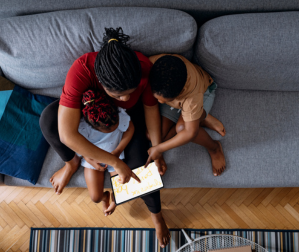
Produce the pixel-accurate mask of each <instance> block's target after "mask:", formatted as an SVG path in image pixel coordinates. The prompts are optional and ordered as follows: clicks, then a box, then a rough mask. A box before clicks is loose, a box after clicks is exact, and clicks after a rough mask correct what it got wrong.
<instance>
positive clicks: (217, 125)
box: [200, 114, 226, 136]
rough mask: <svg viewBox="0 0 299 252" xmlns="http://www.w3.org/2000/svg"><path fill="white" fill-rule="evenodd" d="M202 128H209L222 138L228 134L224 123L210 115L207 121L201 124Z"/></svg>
mask: <svg viewBox="0 0 299 252" xmlns="http://www.w3.org/2000/svg"><path fill="white" fill-rule="evenodd" d="M200 126H202V127H206V128H209V129H211V130H215V131H216V132H218V133H219V134H220V135H221V136H225V134H226V131H225V128H224V126H223V124H222V122H220V121H219V120H218V119H217V118H215V117H214V116H212V115H210V114H208V116H207V117H206V119H205V120H203V121H202V122H201V123H200Z"/></svg>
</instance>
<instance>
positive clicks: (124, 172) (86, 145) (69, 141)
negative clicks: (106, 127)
mask: <svg viewBox="0 0 299 252" xmlns="http://www.w3.org/2000/svg"><path fill="white" fill-rule="evenodd" d="M80 118H81V110H80V109H74V108H68V107H65V106H62V105H59V109H58V132H59V137H60V140H61V142H62V143H63V144H65V145H66V146H68V147H69V148H70V149H72V150H73V151H75V152H77V153H79V154H80V155H82V156H86V157H88V158H91V159H94V160H97V161H99V163H105V164H109V165H111V166H113V167H114V168H115V170H116V171H117V173H118V174H119V177H120V183H123V184H124V183H127V182H129V181H130V178H131V177H133V178H134V179H136V180H137V181H138V182H140V180H139V178H138V177H137V176H136V175H135V173H133V172H132V171H131V169H130V168H129V167H128V166H127V165H126V164H125V163H124V162H123V161H122V160H120V159H119V158H117V157H116V156H114V155H112V154H110V153H108V152H106V151H104V150H102V149H100V148H98V147H97V146H95V145H94V144H92V143H90V142H89V141H88V140H87V139H86V138H85V137H83V136H82V135H81V134H80V133H79V132H78V127H79V123H80Z"/></svg>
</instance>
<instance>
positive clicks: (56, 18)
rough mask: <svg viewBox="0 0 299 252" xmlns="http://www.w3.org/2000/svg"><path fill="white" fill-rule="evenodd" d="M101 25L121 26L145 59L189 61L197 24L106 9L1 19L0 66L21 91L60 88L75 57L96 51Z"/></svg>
mask: <svg viewBox="0 0 299 252" xmlns="http://www.w3.org/2000/svg"><path fill="white" fill-rule="evenodd" d="M170 24H171V25H170ZM105 27H107V28H110V27H114V28H116V27H122V28H123V31H124V33H125V34H130V37H131V39H130V41H129V43H130V44H131V47H132V48H133V49H134V50H136V51H141V52H142V53H143V54H145V55H147V56H148V55H153V54H159V53H162V52H166V53H171V52H178V53H180V54H183V55H184V56H186V57H187V58H189V59H191V58H192V54H193V51H192V45H193V43H194V41H195V38H196V34H197V24H196V22H195V20H194V19H193V18H192V17H191V16H189V15H188V14H186V13H184V12H182V11H177V10H167V9H155V8H108V7H107V8H93V9H83V10H75V11H60V12H54V13H46V14H39V15H32V16H23V17H13V18H6V19H2V20H1V22H0V31H1V34H0V59H1V61H0V67H1V69H2V71H3V74H4V75H5V77H6V78H7V79H10V80H11V81H13V82H14V83H16V84H18V85H20V86H21V87H24V88H28V89H40V88H44V87H47V88H54V87H62V86H63V84H64V81H65V76H66V74H67V72H68V70H69V68H70V66H71V65H72V64H73V62H74V61H75V60H76V59H77V58H79V57H80V56H81V55H83V54H85V53H87V52H95V51H99V50H100V48H101V44H100V43H101V42H102V41H103V34H104V32H105Z"/></svg>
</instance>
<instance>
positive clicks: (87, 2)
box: [0, 0, 299, 25]
mask: <svg viewBox="0 0 299 252" xmlns="http://www.w3.org/2000/svg"><path fill="white" fill-rule="evenodd" d="M125 6H127V7H131V8H132V7H157V8H168V9H177V10H182V11H184V12H186V13H188V14H190V15H192V16H193V17H194V18H195V20H196V21H197V23H198V24H199V25H202V24H203V23H204V22H206V21H208V20H210V19H212V18H216V17H219V16H224V15H231V14H238V13H252V12H278V11H292V10H297V11H298V10H299V2H298V1H297V0H284V1H280V0H271V1H268V0H234V1H232V0H209V1H206V0H188V1H182V0H72V1H66V0H41V1H35V0H26V1H25V2H24V1H19V0H9V1H8V0H7V1H4V2H3V1H2V3H1V8H0V18H5V17H13V16H23V15H31V14H37V13H44V12H51V11H59V10H71V9H72V10H74V9H83V8H93V7H125Z"/></svg>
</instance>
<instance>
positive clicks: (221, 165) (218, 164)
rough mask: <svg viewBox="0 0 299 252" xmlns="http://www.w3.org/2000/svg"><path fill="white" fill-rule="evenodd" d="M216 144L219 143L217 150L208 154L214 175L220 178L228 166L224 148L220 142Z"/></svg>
mask: <svg viewBox="0 0 299 252" xmlns="http://www.w3.org/2000/svg"><path fill="white" fill-rule="evenodd" d="M215 142H217V148H216V149H215V150H208V152H209V154H210V156H211V160H212V168H213V174H214V176H219V175H221V173H222V172H224V170H225V168H226V164H225V157H224V154H223V150H222V146H221V144H220V142H219V141H215Z"/></svg>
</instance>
